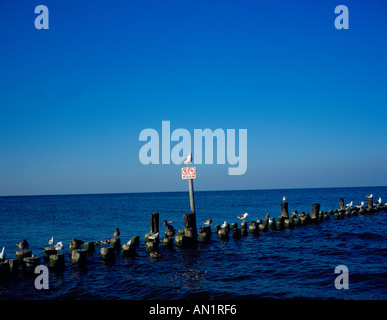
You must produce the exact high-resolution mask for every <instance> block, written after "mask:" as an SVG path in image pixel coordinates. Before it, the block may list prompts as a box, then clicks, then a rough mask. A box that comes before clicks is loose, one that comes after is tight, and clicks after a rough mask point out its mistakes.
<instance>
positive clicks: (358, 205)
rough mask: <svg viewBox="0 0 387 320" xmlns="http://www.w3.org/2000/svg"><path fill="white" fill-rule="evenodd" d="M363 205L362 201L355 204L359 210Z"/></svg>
mask: <svg viewBox="0 0 387 320" xmlns="http://www.w3.org/2000/svg"><path fill="white" fill-rule="evenodd" d="M363 206H364V201H362V202H360V203H359V204H357V205H356V208H357V209H359V210H360V209H363Z"/></svg>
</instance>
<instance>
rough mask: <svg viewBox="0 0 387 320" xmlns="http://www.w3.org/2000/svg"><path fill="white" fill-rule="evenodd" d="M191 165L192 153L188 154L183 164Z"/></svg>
mask: <svg viewBox="0 0 387 320" xmlns="http://www.w3.org/2000/svg"><path fill="white" fill-rule="evenodd" d="M190 163H192V153H188V154H187V156H186V157H185V158H184V159H183V162H182V164H190Z"/></svg>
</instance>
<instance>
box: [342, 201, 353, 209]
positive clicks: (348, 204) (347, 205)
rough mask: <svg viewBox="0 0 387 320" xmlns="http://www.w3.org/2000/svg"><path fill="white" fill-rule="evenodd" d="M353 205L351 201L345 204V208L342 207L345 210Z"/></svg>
mask: <svg viewBox="0 0 387 320" xmlns="http://www.w3.org/2000/svg"><path fill="white" fill-rule="evenodd" d="M352 205H353V201H351V202H350V203H347V204H346V206H345V207H344V209H345V210H347V209H349V208H351V207H352Z"/></svg>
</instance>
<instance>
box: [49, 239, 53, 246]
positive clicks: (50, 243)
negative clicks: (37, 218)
mask: <svg viewBox="0 0 387 320" xmlns="http://www.w3.org/2000/svg"><path fill="white" fill-rule="evenodd" d="M48 244H49V245H50V246H52V245H53V244H54V237H51V239H50V241H48Z"/></svg>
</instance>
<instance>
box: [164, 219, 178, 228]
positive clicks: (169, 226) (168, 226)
mask: <svg viewBox="0 0 387 320" xmlns="http://www.w3.org/2000/svg"><path fill="white" fill-rule="evenodd" d="M164 227H165V229H167V230H174V229H175V228H174V227H173V226H171V225H170V224H168V222H167V220H164Z"/></svg>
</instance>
